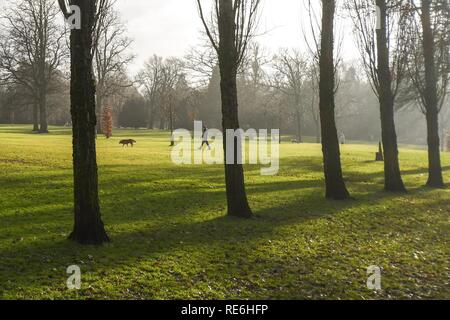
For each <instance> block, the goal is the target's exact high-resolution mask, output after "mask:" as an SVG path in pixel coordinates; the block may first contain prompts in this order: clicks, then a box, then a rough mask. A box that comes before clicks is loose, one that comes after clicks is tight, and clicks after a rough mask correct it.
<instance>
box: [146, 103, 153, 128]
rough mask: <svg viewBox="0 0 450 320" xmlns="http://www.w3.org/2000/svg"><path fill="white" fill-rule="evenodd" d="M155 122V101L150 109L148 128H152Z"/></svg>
mask: <svg viewBox="0 0 450 320" xmlns="http://www.w3.org/2000/svg"><path fill="white" fill-rule="evenodd" d="M154 123H155V108H154V104H153V102H151V103H150V105H149V109H148V123H147V129H150V130H152V129H153V125H154Z"/></svg>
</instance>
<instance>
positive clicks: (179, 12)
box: [118, 0, 355, 73]
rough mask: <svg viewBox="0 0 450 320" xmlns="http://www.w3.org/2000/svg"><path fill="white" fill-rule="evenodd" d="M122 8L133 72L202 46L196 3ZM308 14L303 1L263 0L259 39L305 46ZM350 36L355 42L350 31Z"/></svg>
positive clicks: (153, 2)
mask: <svg viewBox="0 0 450 320" xmlns="http://www.w3.org/2000/svg"><path fill="white" fill-rule="evenodd" d="M203 2H204V3H205V4H208V3H210V2H211V1H209V0H203ZM118 9H119V10H120V12H121V14H122V18H123V20H124V22H126V23H127V25H128V30H129V35H130V36H131V37H132V38H133V39H134V44H133V48H132V49H133V51H134V52H135V54H136V55H137V59H136V61H135V62H134V64H133V66H132V67H131V68H130V71H131V72H133V73H134V72H136V70H138V69H139V68H140V67H141V66H142V64H143V62H144V61H145V60H146V59H147V58H148V57H149V56H151V55H152V54H157V55H160V56H183V55H184V54H185V53H186V51H187V50H188V49H189V47H191V46H195V45H196V44H198V43H199V38H200V31H201V30H203V26H202V24H201V21H200V19H199V17H198V12H197V6H196V1H195V0H118ZM304 11H305V10H304V7H303V4H302V0H263V7H262V15H261V22H260V33H262V34H263V35H261V36H260V37H258V39H257V40H258V41H259V42H260V43H262V44H263V45H264V46H265V47H267V48H268V49H269V50H271V51H276V50H277V49H278V48H280V47H286V48H289V47H297V48H301V47H303V42H304V41H303V36H302V35H301V30H302V22H301V21H302V19H303V20H304V19H305V12H304ZM347 35H348V37H347V40H350V41H351V32H350V30H349V31H348V32H347ZM349 38H350V39H349ZM345 54H346V55H347V56H349V57H350V58H354V57H355V55H354V54H355V51H354V50H352V48H351V45H349V44H347V45H346V53H345ZM347 58H348V57H347Z"/></svg>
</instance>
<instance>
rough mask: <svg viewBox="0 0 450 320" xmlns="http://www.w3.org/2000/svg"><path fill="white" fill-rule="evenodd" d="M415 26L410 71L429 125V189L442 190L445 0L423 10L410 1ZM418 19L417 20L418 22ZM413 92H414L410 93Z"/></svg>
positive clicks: (447, 53) (448, 54)
mask: <svg viewBox="0 0 450 320" xmlns="http://www.w3.org/2000/svg"><path fill="white" fill-rule="evenodd" d="M409 4H410V9H411V12H413V13H414V17H415V24H414V25H413V27H412V28H410V32H411V34H412V38H413V39H414V40H415V42H414V44H413V45H412V46H411V48H410V50H409V54H410V60H411V61H410V62H409V64H408V71H409V75H410V79H411V83H412V85H413V88H414V89H415V90H414V91H415V94H416V95H415V96H414V97H413V98H414V99H415V100H416V101H419V105H420V106H421V109H422V112H423V113H424V114H425V118H426V123H427V142H428V181H427V186H430V187H437V188H440V187H443V186H444V179H443V175H442V165H441V158H440V139H439V112H440V111H441V110H442V107H443V105H444V102H445V98H446V96H447V94H448V92H449V80H450V79H449V77H450V50H449V49H448V48H449V47H450V36H449V34H450V25H449V22H448V17H449V16H450V4H449V3H448V1H445V0H444V1H442V0H433V1H432V0H423V1H421V2H420V6H419V5H417V4H416V1H414V0H410V3H409ZM417 17H418V18H417ZM411 91H413V90H411Z"/></svg>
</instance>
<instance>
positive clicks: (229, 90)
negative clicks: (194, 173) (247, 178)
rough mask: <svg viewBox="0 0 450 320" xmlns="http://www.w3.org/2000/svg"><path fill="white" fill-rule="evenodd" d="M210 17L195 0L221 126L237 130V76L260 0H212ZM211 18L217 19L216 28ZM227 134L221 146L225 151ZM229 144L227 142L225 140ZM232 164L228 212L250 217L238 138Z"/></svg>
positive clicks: (227, 169) (229, 167)
mask: <svg viewBox="0 0 450 320" xmlns="http://www.w3.org/2000/svg"><path fill="white" fill-rule="evenodd" d="M212 3H213V10H212V12H213V13H212V19H211V20H210V21H207V19H206V18H205V14H204V10H203V6H202V3H201V0H197V4H198V10H199V15H200V18H201V20H202V22H203V25H204V27H205V31H206V33H207V35H208V38H209V39H210V41H211V44H212V46H213V47H214V49H215V51H216V53H217V56H218V60H219V67H220V77H221V97H222V127H223V131H224V132H226V130H228V129H233V130H237V129H239V117H238V98H237V84H236V77H237V73H238V69H239V66H240V64H241V63H242V61H243V58H244V56H245V52H246V49H247V47H248V45H249V43H250V41H251V39H252V37H253V35H254V32H255V29H256V27H257V23H258V17H259V15H258V12H259V8H260V4H261V1H260V0H214V1H212ZM214 21H217V28H215V27H214V26H215V23H214ZM227 142H228V141H227V138H226V134H224V139H223V147H224V151H225V154H226V149H227V148H226V145H227ZM228 143H230V142H228ZM233 144H234V159H233V160H234V161H233V164H227V163H225V183H226V191H227V203H228V214H229V215H231V216H237V217H246V218H248V217H251V216H252V211H251V209H250V206H249V204H248V200H247V194H246V191H245V183H244V169H243V167H242V165H241V164H239V163H242V161H239V160H240V159H238V158H237V157H238V155H239V154H240V153H239V152H237V150H240V148H241V146H240V145H239V139H236V140H235V141H233Z"/></svg>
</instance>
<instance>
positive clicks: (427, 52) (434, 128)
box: [420, 0, 448, 187]
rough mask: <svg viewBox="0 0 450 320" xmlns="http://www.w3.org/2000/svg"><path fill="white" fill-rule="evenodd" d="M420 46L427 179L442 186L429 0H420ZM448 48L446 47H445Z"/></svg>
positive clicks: (430, 182)
mask: <svg viewBox="0 0 450 320" xmlns="http://www.w3.org/2000/svg"><path fill="white" fill-rule="evenodd" d="M420 20H421V22H422V47H423V58H424V67H425V87H424V94H423V98H424V105H425V109H426V119H427V132H428V135H427V136H428V163H429V165H428V170H429V171H428V181H427V185H428V186H430V187H443V186H444V179H443V177H442V166H441V155H440V142H439V109H438V102H439V99H438V89H437V76H436V66H435V42H434V36H433V29H432V24H431V0H422V10H421V17H420ZM447 50H448V48H447Z"/></svg>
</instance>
